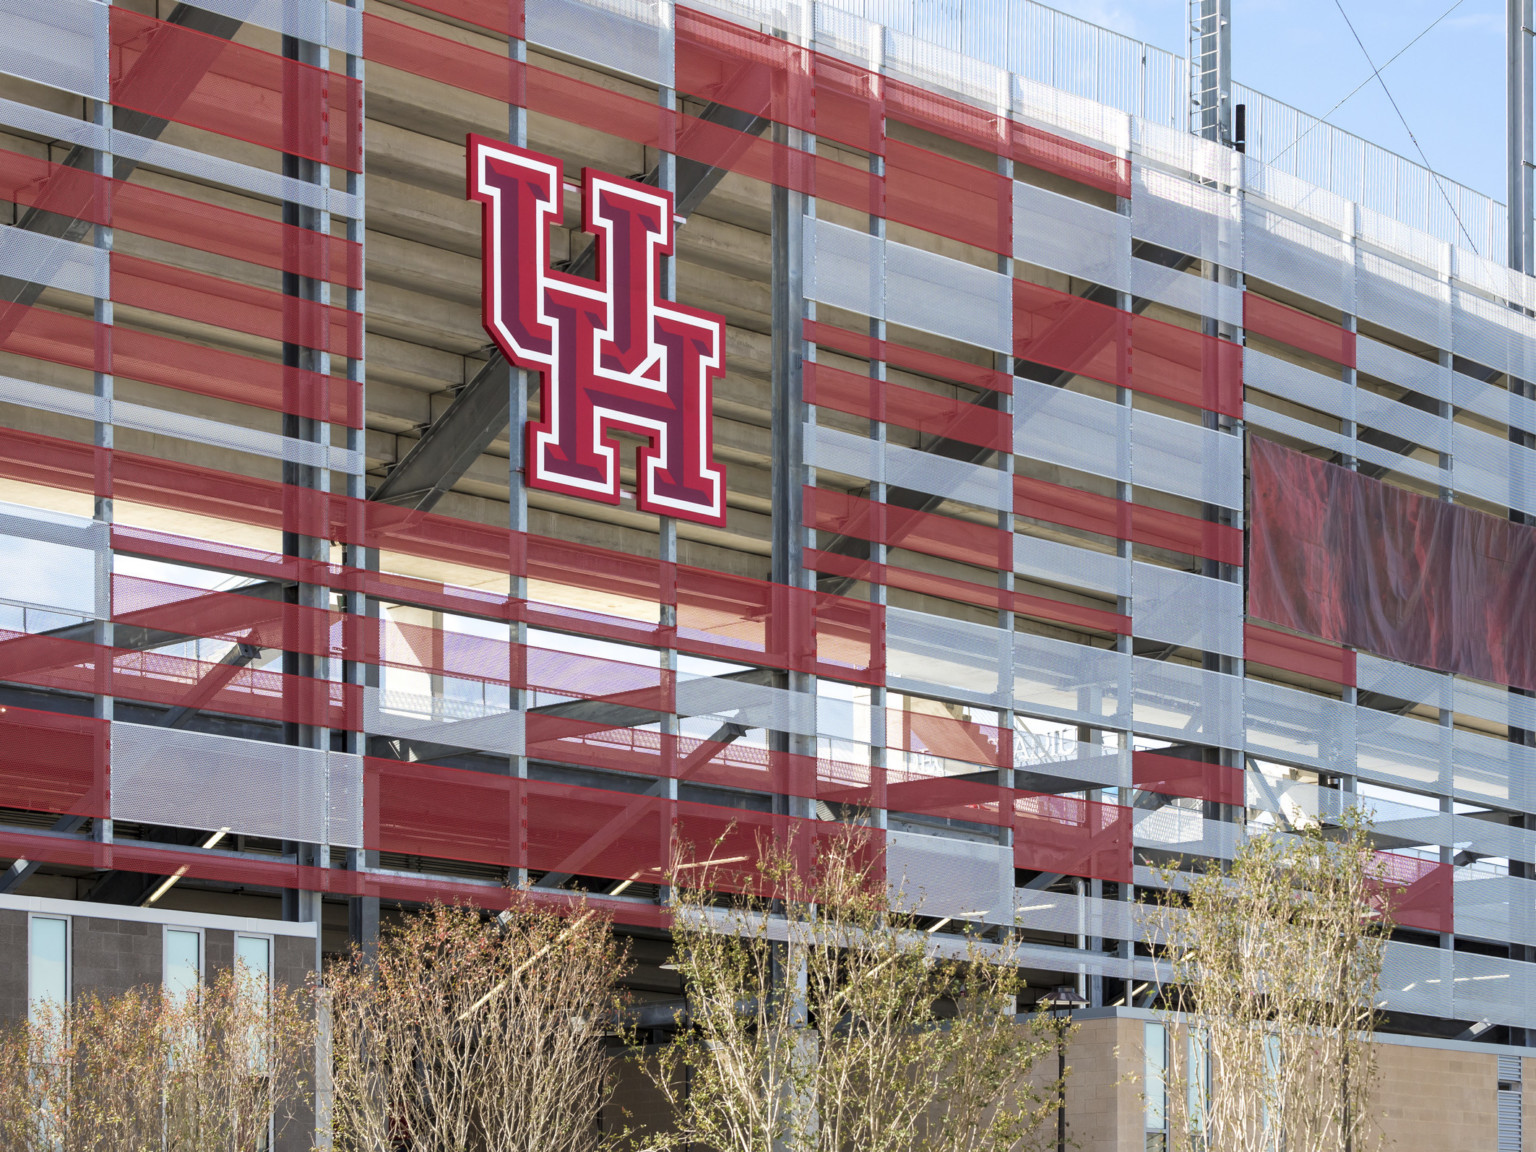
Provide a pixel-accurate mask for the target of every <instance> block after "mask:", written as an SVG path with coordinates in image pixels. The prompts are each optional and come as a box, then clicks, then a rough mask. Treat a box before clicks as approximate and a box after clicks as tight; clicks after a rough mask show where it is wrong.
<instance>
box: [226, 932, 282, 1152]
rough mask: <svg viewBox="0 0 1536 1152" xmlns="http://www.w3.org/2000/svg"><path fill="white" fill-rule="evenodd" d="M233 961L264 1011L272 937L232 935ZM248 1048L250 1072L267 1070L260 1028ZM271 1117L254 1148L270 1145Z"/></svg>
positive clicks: (263, 1150)
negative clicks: (260, 1040) (233, 946)
mask: <svg viewBox="0 0 1536 1152" xmlns="http://www.w3.org/2000/svg"><path fill="white" fill-rule="evenodd" d="M235 964H236V965H237V967H239V968H240V970H241V978H242V980H247V981H249V985H250V991H251V993H252V994H254V995H255V996H258V997H260V998H261V999H260V1000H259V1001H258V1004H259V1005H260V1007H261V1008H262V1010H263V1011H265V1009H266V1007H267V1004H268V994H269V992H270V990H271V987H272V938H271V937H270V936H245V935H240V934H236V936H235ZM247 1044H248V1045H249V1050H250V1060H251V1063H250V1070H251V1072H252V1074H253V1075H256V1076H265V1075H266V1074H267V1062H266V1056H265V1054H264V1051H263V1049H262V1045H261V1043H260V1042H259V1032H256V1031H254V1030H253V1033H252V1034H251V1035H250V1036H248V1037H247ZM272 1125H273V1118H272V1117H270V1116H269V1117H268V1118H267V1131H266V1132H264V1133H263V1134H262V1135H261V1139H260V1141H259V1143H258V1146H257V1152H267V1150H268V1149H269V1148H271V1147H272Z"/></svg>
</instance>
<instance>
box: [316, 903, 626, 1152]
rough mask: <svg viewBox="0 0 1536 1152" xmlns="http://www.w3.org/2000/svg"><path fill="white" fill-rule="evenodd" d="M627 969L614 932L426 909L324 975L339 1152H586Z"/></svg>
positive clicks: (595, 924)
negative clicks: (405, 1151)
mask: <svg viewBox="0 0 1536 1152" xmlns="http://www.w3.org/2000/svg"><path fill="white" fill-rule="evenodd" d="M626 966H627V960H626V957H625V954H624V952H623V950H622V949H621V948H620V947H619V946H618V944H617V943H616V942H615V940H614V938H613V935H612V933H611V932H610V931H609V925H608V923H607V922H606V921H605V920H603V919H602V918H600V917H598V916H597V915H595V914H593V913H592V912H590V911H586V910H583V909H580V908H578V909H576V910H575V914H574V915H571V916H562V915H559V914H557V913H555V912H552V911H548V910H544V909H541V908H539V907H537V906H535V905H533V904H532V903H531V902H526V903H524V902H519V903H517V904H515V905H514V907H513V908H512V910H511V911H510V912H508V913H505V914H503V915H502V916H501V917H500V918H499V919H498V920H497V921H490V920H488V919H487V918H486V917H484V916H483V915H482V914H481V913H480V912H479V911H477V910H475V909H473V908H469V907H465V906H454V907H445V906H443V905H441V904H437V905H433V906H432V907H430V908H427V909H426V910H424V911H422V912H421V913H419V914H416V915H412V916H409V917H407V918H406V919H404V920H403V921H402V922H401V923H400V925H399V926H398V927H397V928H395V929H394V930H393V931H392V932H390V933H388V934H386V935H385V936H384V938H383V939H382V940H381V941H380V942H379V946H378V949H377V954H376V956H369V955H367V954H364V953H362V952H354V953H353V954H352V955H351V956H349V957H347V958H345V959H343V960H341V961H338V962H337V963H335V964H333V965H332V966H331V968H330V969H329V971H328V972H327V975H326V987H327V993H328V996H329V1002H330V1006H331V1048H332V1059H333V1093H334V1099H333V1104H332V1114H333V1142H334V1147H335V1149H336V1150H337V1152H394V1150H395V1149H397V1148H400V1147H409V1148H410V1149H411V1150H412V1152H465V1150H468V1149H474V1150H475V1152H591V1150H595V1149H600V1148H603V1147H605V1146H607V1145H608V1144H610V1143H612V1142H613V1140H614V1139H615V1138H616V1134H613V1133H608V1134H605V1133H603V1132H602V1131H600V1129H599V1126H598V1116H599V1114H600V1110H601V1108H602V1106H603V1105H604V1104H605V1103H606V1102H607V1100H608V1099H609V1097H610V1095H611V1092H612V1068H611V1061H610V1060H609V1058H608V1056H607V1053H606V1050H605V1045H604V1037H605V1034H607V1033H608V1032H610V1031H612V1028H613V1022H614V1020H615V1017H616V1013H617V1011H618V1007H619V1005H618V992H617V989H618V981H619V978H620V977H621V976H622V975H623V972H624V971H625V968H626Z"/></svg>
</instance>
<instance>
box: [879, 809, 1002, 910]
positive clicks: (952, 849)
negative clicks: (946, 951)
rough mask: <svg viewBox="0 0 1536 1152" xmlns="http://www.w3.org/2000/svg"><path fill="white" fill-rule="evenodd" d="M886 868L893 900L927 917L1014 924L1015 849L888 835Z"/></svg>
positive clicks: (919, 836) (909, 834) (906, 833)
mask: <svg viewBox="0 0 1536 1152" xmlns="http://www.w3.org/2000/svg"><path fill="white" fill-rule="evenodd" d="M885 851H886V855H885V869H886V876H887V878H888V881H889V883H890V886H891V892H892V895H893V896H896V895H900V896H901V897H902V898H903V900H904V902H905V903H906V905H907V907H909V908H915V909H920V910H921V911H922V914H923V915H924V916H953V917H955V918H956V919H962V920H979V921H984V922H986V923H993V924H1011V923H1013V849H1012V848H1006V847H1003V846H1002V845H1000V844H981V843H976V842H973V841H968V840H949V839H943V838H941V837H937V836H921V835H917V834H914V833H911V832H890V833H888V834H887V836H886V842H885Z"/></svg>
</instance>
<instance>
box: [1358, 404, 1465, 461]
mask: <svg viewBox="0 0 1536 1152" xmlns="http://www.w3.org/2000/svg"><path fill="white" fill-rule="evenodd" d="M1355 419H1356V420H1358V421H1359V422H1360V423H1362V424H1369V425H1370V426H1371V427H1372V428H1379V429H1381V430H1382V431H1383V432H1391V433H1393V434H1394V435H1397V436H1401V437H1402V438H1403V439H1405V440H1409V441H1412V442H1413V443H1415V444H1419V445H1421V446H1423V447H1425V448H1430V449H1433V450H1434V451H1436V452H1449V451H1450V450H1451V426H1450V422H1449V421H1446V420H1442V419H1440V417H1439V416H1437V415H1436V414H1434V413H1432V412H1426V411H1424V410H1423V409H1422V408H1411V407H1409V406H1408V405H1407V404H1400V403H1399V402H1398V401H1396V400H1392V399H1390V398H1388V397H1386V396H1380V395H1377V394H1376V393H1375V392H1370V391H1367V390H1365V389H1363V388H1362V389H1359V390H1358V392H1357V394H1356V397H1355Z"/></svg>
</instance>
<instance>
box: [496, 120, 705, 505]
mask: <svg viewBox="0 0 1536 1152" xmlns="http://www.w3.org/2000/svg"><path fill="white" fill-rule="evenodd" d="M468 152H469V198H470V199H471V200H478V201H479V202H480V203H481V204H482V205H483V206H484V224H483V227H484V237H483V243H484V260H483V266H484V276H485V284H484V309H485V330H486V331H487V332H488V333H489V334H490V336H491V338H492V339H493V340H495V341H496V344H497V346H498V347H499V348H500V349H501V351H502V353H503V354H504V355H505V356H506V358H507V361H508V362H509V363H511V364H515V365H517V366H518V367H520V368H526V369H528V370H529V371H532V372H537V373H538V374H539V377H540V380H541V383H542V387H541V393H540V394H541V397H542V404H541V409H542V410H541V418H540V419H539V421H538V422H537V423H535V422H533V421H531V420H530V421H529V423H528V426H527V431H526V435H527V446H526V453H527V454H526V461H527V466H526V474H525V479H526V482H527V483H528V484H529V485H530V486H531V487H535V488H543V489H546V490H548V491H551V492H564V493H566V494H568V495H571V496H585V497H587V498H589V499H592V500H601V501H603V502H605V503H608V504H617V503H618V502H619V445H618V443H617V442H616V441H615V440H613V439H612V438H611V437H610V435H609V433H610V432H611V431H612V430H614V429H618V428H623V429H626V430H628V431H631V432H635V433H638V434H639V435H641V436H644V437H645V438H646V439H647V440H648V441H649V443H648V444H647V445H645V446H642V447H640V448H639V449H638V451H637V456H636V463H637V471H638V473H639V475H638V482H637V484H636V490H637V491H636V497H635V499H636V503H637V504H639V506H640V507H641V508H643V509H644V510H646V511H647V512H657V513H660V514H662V515H666V516H676V517H679V518H681V519H685V520H696V521H699V522H701V523H705V524H723V523H725V469H724V467H723V466H722V465H719V464H717V463H715V461H714V436H713V421H712V416H713V413H712V403H711V399H712V391H713V384H714V381H715V380H716V379H717V378H718V377H719V376H720V375H721V374H722V373H723V371H724V364H725V319H724V318H723V317H721V316H716V315H713V314H712V313H709V312H701V311H698V310H697V309H694V308H685V307H683V306H682V305H679V304H674V303H671V302H670V301H667V300H664V299H662V298H661V296H660V294H659V293H658V290H657V289H658V283H657V281H658V278H659V276H660V272H661V267H660V265H661V257H662V256H664V255H669V254H671V252H672V225H673V217H672V194H671V193H670V192H663V191H660V190H658V189H656V188H653V187H650V186H649V185H646V184H640V183H637V182H635V181H633V180H624V179H620V178H619V177H617V176H609V175H607V174H606V173H603V172H597V171H594V170H593V169H591V168H587V169H585V170H583V172H582V224H581V226H582V228H583V229H584V230H585V231H587V232H590V233H592V235H593V236H595V237H596V243H597V272H598V275H597V279H596V280H595V281H593V280H588V279H584V278H582V277H580V276H572V275H569V274H567V273H564V272H558V271H555V270H554V269H552V268H550V267H549V228H550V225H551V224H552V223H554V224H558V223H559V222H560V220H561V217H562V215H563V210H562V196H563V185H562V182H561V163H560V161H559V160H556V159H554V158H552V157H549V156H543V155H540V154H539V153H537V152H530V151H527V150H526V149H523V148H516V147H513V146H512V145H510V144H505V143H502V142H499V141H495V140H490V139H487V138H485V137H481V136H470V138H469V149H468Z"/></svg>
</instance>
